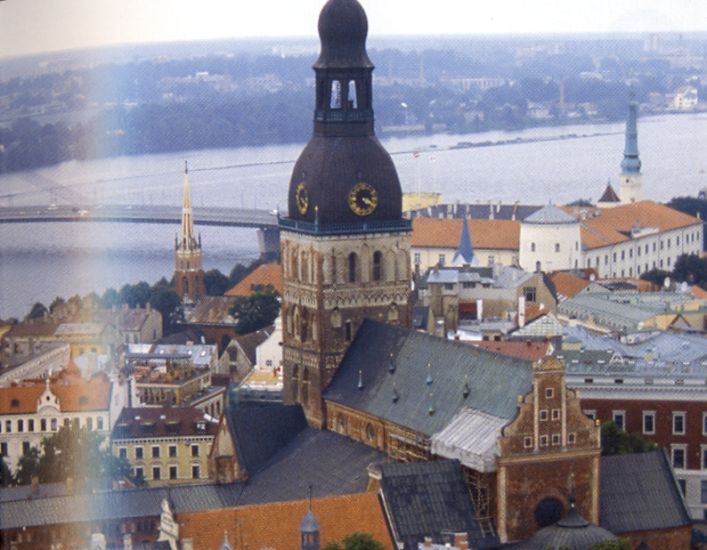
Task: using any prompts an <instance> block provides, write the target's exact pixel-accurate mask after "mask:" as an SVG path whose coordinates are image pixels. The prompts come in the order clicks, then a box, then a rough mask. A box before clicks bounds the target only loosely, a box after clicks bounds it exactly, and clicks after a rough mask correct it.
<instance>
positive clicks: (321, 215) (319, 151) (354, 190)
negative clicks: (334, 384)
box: [280, 0, 411, 427]
mask: <svg viewBox="0 0 707 550" xmlns="http://www.w3.org/2000/svg"><path fill="white" fill-rule="evenodd" d="M367 34H368V21H367V19H366V14H365V12H364V10H363V8H362V7H361V5H360V4H359V3H358V2H357V1H356V0H329V1H328V2H327V3H326V4H325V5H324V7H323V8H322V11H321V14H320V16H319V36H320V40H321V53H320V55H319V58H318V59H317V61H316V62H315V64H314V67H313V68H314V72H315V80H316V89H315V90H316V91H315V110H314V132H313V136H312V138H311V139H310V141H309V143H308V144H307V146H306V147H305V149H304V151H303V152H302V154H301V155H300V157H299V159H298V161H297V163H296V164H295V167H294V170H293V172H292V178H291V180H290V189H289V196H288V210H289V213H288V217H286V218H281V219H280V257H281V259H282V265H283V283H284V292H283V296H282V318H283V328H284V330H283V362H284V389H283V394H284V395H283V397H284V400H285V402H286V403H301V404H302V406H303V408H304V411H305V415H306V416H307V420H308V421H309V423H310V424H311V425H313V426H316V427H322V426H323V425H324V422H325V417H324V411H323V402H322V393H323V391H324V389H325V388H326V387H327V385H328V384H329V382H330V381H331V379H332V377H333V375H334V373H335V371H336V369H337V368H338V366H339V363H340V362H341V359H342V357H343V355H344V353H345V352H346V349H347V348H348V346H349V344H350V342H351V341H352V340H353V338H354V336H355V335H356V331H357V330H358V327H359V326H360V325H361V323H362V322H363V320H364V318H372V319H377V320H380V321H384V322H389V323H399V324H402V325H409V324H410V318H411V308H410V283H409V280H410V234H411V224H410V221H409V220H406V219H404V218H403V216H402V191H401V188H400V182H399V180H398V175H397V172H396V170H395V166H394V164H393V161H392V159H391V157H390V155H389V154H388V153H387V151H386V150H385V149H384V148H383V146H382V145H381V144H380V142H379V141H378V139H377V138H376V136H375V132H374V118H373V101H372V100H373V97H372V72H373V64H372V63H371V60H370V59H369V58H368V54H367V53H366V36H367Z"/></svg>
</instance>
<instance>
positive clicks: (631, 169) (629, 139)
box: [621, 90, 641, 174]
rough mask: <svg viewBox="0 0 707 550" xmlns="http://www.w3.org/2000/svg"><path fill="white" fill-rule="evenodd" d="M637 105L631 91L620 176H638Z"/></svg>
mask: <svg viewBox="0 0 707 550" xmlns="http://www.w3.org/2000/svg"><path fill="white" fill-rule="evenodd" d="M637 119H638V103H637V102H636V94H635V92H634V91H633V90H631V101H630V103H629V104H628V119H627V120H626V146H625V147H624V159H623V160H622V161H621V173H622V174H640V173H641V159H640V158H638V126H637V124H636V120H637Z"/></svg>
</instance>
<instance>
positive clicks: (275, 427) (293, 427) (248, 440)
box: [227, 399, 307, 475]
mask: <svg viewBox="0 0 707 550" xmlns="http://www.w3.org/2000/svg"><path fill="white" fill-rule="evenodd" d="M227 414H228V418H227V422H228V427H229V429H230V430H231V435H232V437H233V442H234V444H235V446H236V452H237V454H238V461H239V463H240V466H241V468H242V469H244V470H245V471H246V472H247V473H248V475H252V474H254V473H255V472H257V471H259V470H261V469H262V468H263V467H264V466H265V463H266V462H267V461H268V460H269V459H270V458H271V457H272V456H273V455H274V454H275V453H276V452H277V451H278V450H279V449H281V448H283V447H284V446H286V445H287V444H288V443H290V442H291V441H292V439H294V438H295V437H296V436H297V434H299V433H300V432H301V431H302V430H304V429H305V427H306V426H307V421H306V420H305V418H304V413H303V412H302V407H300V406H299V405H292V406H285V405H282V404H267V405H263V404H260V403H238V402H237V399H230V403H229V406H228V409H227Z"/></svg>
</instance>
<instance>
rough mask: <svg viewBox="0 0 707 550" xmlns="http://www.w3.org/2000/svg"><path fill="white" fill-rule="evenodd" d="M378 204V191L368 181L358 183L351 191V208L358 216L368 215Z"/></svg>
mask: <svg viewBox="0 0 707 550" xmlns="http://www.w3.org/2000/svg"><path fill="white" fill-rule="evenodd" d="M376 206H378V191H376V189H375V187H373V186H372V185H369V184H368V183H363V182H361V183H357V184H356V185H354V186H353V187H352V188H351V191H349V208H351V210H352V211H353V213H354V214H356V215H357V216H368V215H369V214H370V213H371V212H373V211H374V210H375V209H376Z"/></svg>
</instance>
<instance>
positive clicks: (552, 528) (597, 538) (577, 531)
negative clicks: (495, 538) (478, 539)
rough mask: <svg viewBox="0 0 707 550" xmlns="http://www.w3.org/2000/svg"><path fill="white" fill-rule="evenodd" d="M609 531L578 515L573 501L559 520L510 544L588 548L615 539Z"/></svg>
mask: <svg viewBox="0 0 707 550" xmlns="http://www.w3.org/2000/svg"><path fill="white" fill-rule="evenodd" d="M615 539H616V537H615V536H614V534H613V533H611V532H610V531H607V530H606V529H604V528H602V527H599V526H597V525H593V524H592V523H589V522H588V521H587V520H586V519H584V518H583V517H582V516H580V515H579V512H577V508H576V507H575V504H574V502H571V503H570V509H569V511H568V512H567V514H566V515H565V517H563V518H562V519H561V520H560V521H558V522H557V523H555V524H554V525H549V526H548V527H543V528H542V529H540V531H538V532H537V533H535V534H534V535H533V536H532V537H530V538H529V539H528V540H527V541H525V542H523V543H521V544H518V545H515V546H512V548H513V550H561V549H562V550H565V549H570V550H589V549H590V548H591V547H592V546H594V545H595V544H598V543H600V542H604V541H607V540H615Z"/></svg>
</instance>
